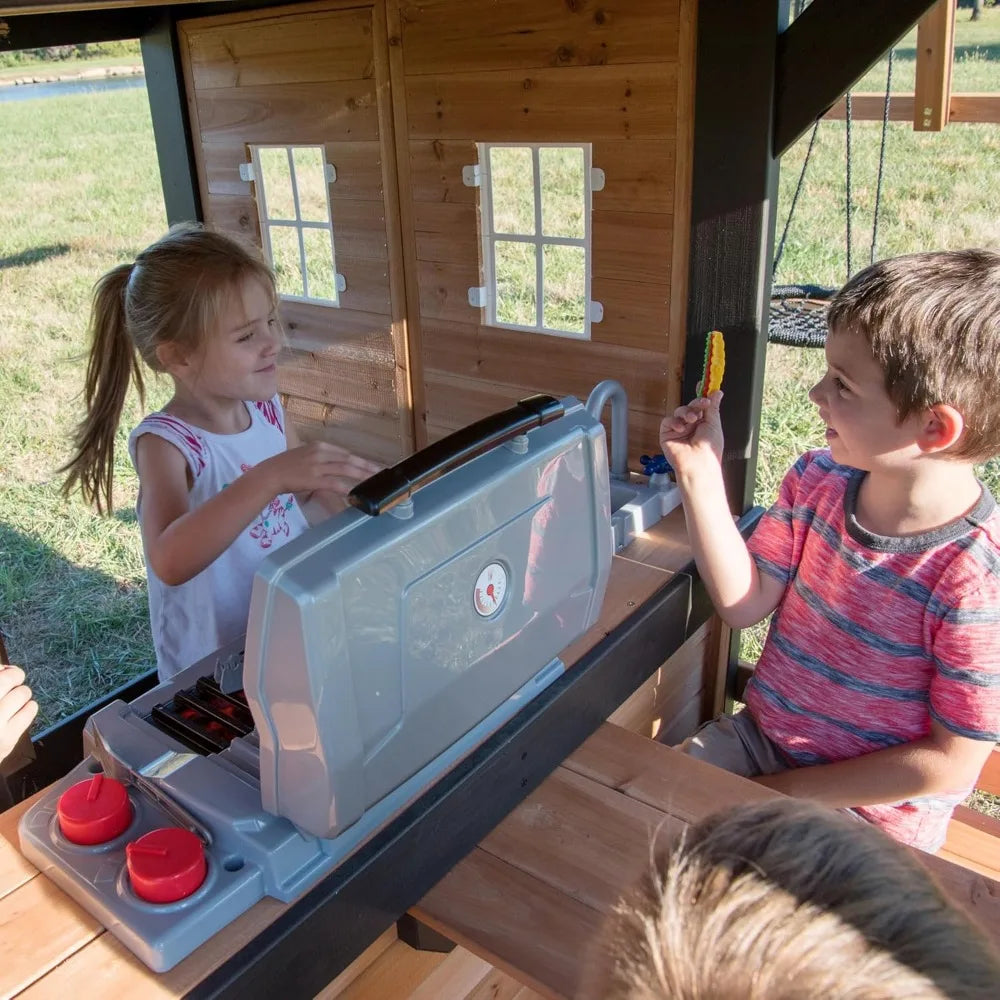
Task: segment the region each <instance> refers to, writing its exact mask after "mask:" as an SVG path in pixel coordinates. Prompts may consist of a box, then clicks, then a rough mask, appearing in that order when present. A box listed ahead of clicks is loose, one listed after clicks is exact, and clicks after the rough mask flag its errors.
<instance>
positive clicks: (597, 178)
mask: <svg viewBox="0 0 1000 1000" xmlns="http://www.w3.org/2000/svg"><path fill="white" fill-rule="evenodd" d="M590 190H591V191H603V190H604V171H603V170H601V168H600V167H591V168H590Z"/></svg>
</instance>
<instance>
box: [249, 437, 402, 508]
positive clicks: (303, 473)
mask: <svg viewBox="0 0 1000 1000" xmlns="http://www.w3.org/2000/svg"><path fill="white" fill-rule="evenodd" d="M257 470H260V474H261V475H267V476H268V477H269V481H270V483H271V485H272V487H273V489H274V495H277V494H278V493H303V494H312V493H319V492H321V493H323V494H326V495H330V494H332V495H339V496H342V497H346V496H347V494H348V493H350V492H351V490H352V489H354V487H355V486H357V485H358V483H360V482H362V481H363V480H365V479H367V478H368V477H369V476H373V475H375V473H376V472H381V471H382V466H381V465H378V464H377V463H376V462H372V461H370V460H369V459H367V458H362V457H361V456H360V455H355V454H353V453H352V452H349V451H348V450H347V449H346V448H341V447H340V445H336V444H330V443H329V442H327V441H312V442H310V443H309V444H303V445H299V446H298V447H296V448H290V449H289V450H288V451H284V452H282V453H281V454H280V455H275V456H274V457H273V458H269V459H267V461H266V462H261V463H260V465H258V466H257V467H256V469H255V471H257Z"/></svg>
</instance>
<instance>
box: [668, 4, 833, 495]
mask: <svg viewBox="0 0 1000 1000" xmlns="http://www.w3.org/2000/svg"><path fill="white" fill-rule="evenodd" d="M817 2H818V3H819V2H821V0H817ZM779 5H780V4H779V0H754V2H747V3H740V4H734V3H732V2H730V0H701V2H700V3H699V4H698V38H697V56H696V61H695V65H696V67H697V77H696V82H695V113H694V152H693V164H692V171H691V175H692V190H691V242H690V264H689V269H690V271H689V279H688V288H689V291H688V315H687V341H686V351H685V365H684V379H683V387H682V399H684V400H688V399H690V398H691V397H692V396H693V395H694V390H695V384H696V383H697V381H698V380H699V379H700V378H701V366H702V360H703V358H704V353H705V335H706V334H707V333H708V332H709V331H710V330H721V331H722V332H723V333H724V334H725V337H726V355H727V362H728V364H727V370H728V371H729V372H732V373H738V376H737V377H727V378H726V380H725V384H724V389H725V392H726V401H725V403H724V404H723V409H722V421H723V426H724V428H725V432H726V447H727V451H726V461H725V464H724V475H725V478H726V492H727V495H728V497H729V502H730V507H731V509H732V510H733V512H734V513H741V512H742V511H744V510H746V508H747V507H748V506H750V504H751V503H752V499H753V487H754V476H755V470H756V461H757V431H758V427H759V424H760V407H761V398H762V394H763V375H764V352H765V348H766V345H767V317H768V310H769V303H770V293H771V255H772V248H773V235H774V206H775V204H776V202H777V177H778V171H777V164H776V161H775V160H774V159H773V158H772V156H771V148H772V143H771V122H772V107H773V95H774V65H775V62H774V53H775V42H776V39H777V29H778V13H779Z"/></svg>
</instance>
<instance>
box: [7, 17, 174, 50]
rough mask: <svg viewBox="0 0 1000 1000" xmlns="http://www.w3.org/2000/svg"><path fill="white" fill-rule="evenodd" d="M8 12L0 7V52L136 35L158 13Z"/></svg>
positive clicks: (139, 33) (110, 39)
mask: <svg viewBox="0 0 1000 1000" xmlns="http://www.w3.org/2000/svg"><path fill="white" fill-rule="evenodd" d="M8 13H10V11H9V10H6V9H0V52H13V51H16V50H17V49H43V48H47V47H49V46H53V45H83V44H86V43H91V42H116V41H120V40H121V39H125V38H138V37H139V36H140V35H141V34H142V33H143V32H144V31H148V30H149V28H150V27H151V26H152V24H153V23H154V22H155V20H156V18H157V16H158V15H157V12H156V11H155V10H150V9H149V8H146V9H143V10H124V11H101V10H96V11H86V12H79V13H69V14H45V15H42V14H24V15H19V16H17V17H5V16H4V15H5V14H8Z"/></svg>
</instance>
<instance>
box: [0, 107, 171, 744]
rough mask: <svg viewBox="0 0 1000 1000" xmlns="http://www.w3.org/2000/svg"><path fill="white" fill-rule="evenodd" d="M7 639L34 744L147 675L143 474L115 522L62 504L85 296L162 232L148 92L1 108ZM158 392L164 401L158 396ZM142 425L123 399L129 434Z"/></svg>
mask: <svg viewBox="0 0 1000 1000" xmlns="http://www.w3.org/2000/svg"><path fill="white" fill-rule="evenodd" d="M0 135H3V137H4V141H3V142H2V143H0V176H2V177H3V178H4V179H5V181H6V182H7V183H5V197H4V198H3V199H0V393H2V395H3V396H4V398H5V399H6V400H7V401H8V404H7V410H6V413H5V414H4V419H3V421H2V423H0V456H2V457H0V481H2V483H3V486H2V487H0V626H2V627H3V629H4V631H5V633H6V634H7V637H8V643H7V645H8V651H9V653H10V655H11V658H12V659H13V660H14V662H17V663H20V664H22V665H23V666H24V667H25V668H26V670H27V672H28V677H29V682H30V684H31V685H32V687H33V688H34V690H35V692H36V695H37V697H38V700H39V703H40V706H41V712H40V716H39V720H38V722H37V723H36V731H37V730H38V729H40V728H42V727H44V726H46V725H48V724H51V723H53V722H55V721H57V720H58V719H59V718H61V717H63V716H64V715H67V714H69V713H70V712H72V711H75V710H76V709H77V708H79V707H81V706H82V705H85V704H87V703H89V702H90V701H92V700H93V699H94V698H95V697H97V696H98V695H100V694H102V693H104V692H106V691H108V690H110V689H111V688H113V687H115V686H117V685H118V684H120V683H122V682H123V681H124V680H126V679H128V678H129V677H131V676H133V675H135V674H136V673H138V672H141V671H143V670H147V669H148V668H149V667H151V666H153V664H154V658H153V654H152V648H151V645H150V638H149V624H148V613H147V608H146V594H145V573H144V569H143V561H142V552H141V546H140V543H139V536H138V530H137V526H136V524H135V517H134V512H133V505H134V502H135V476H134V473H133V472H132V469H131V467H130V465H129V462H128V457H127V455H126V453H125V435H124V433H123V434H121V435H119V444H120V448H119V455H118V463H117V464H118V468H117V473H118V474H117V481H118V494H117V504H118V508H119V513H118V516H117V517H115V518H112V519H104V518H99V517H97V516H95V515H94V514H92V513H91V512H90V511H89V510H87V509H86V508H85V507H84V505H83V504H82V502H81V501H79V500H78V499H74V500H71V501H69V502H67V501H65V500H64V499H63V498H62V497H61V495H60V492H59V487H60V477H59V476H58V475H57V473H56V471H55V470H56V469H57V468H58V467H59V465H61V464H62V463H63V462H64V461H65V460H66V458H67V451H68V436H69V433H70V431H71V429H72V427H73V425H74V423H75V422H76V420H77V419H78V418H79V416H80V413H81V407H80V400H79V398H78V396H79V393H80V391H81V388H82V375H83V361H82V354H83V352H84V350H85V347H86V345H85V336H84V331H85V326H86V316H87V311H88V308H89V297H90V289H91V286H92V284H93V282H94V281H95V279H96V278H97V277H98V276H99V275H100V274H101V273H102V272H103V271H105V270H106V269H107V268H109V267H111V266H112V265H113V264H115V263H117V262H119V261H121V260H123V259H126V258H128V257H132V256H134V255H135V254H136V253H137V252H138V251H139V250H140V249H142V247H143V246H145V245H146V244H147V243H148V242H150V241H151V240H152V239H155V238H156V236H157V235H159V234H160V232H161V231H162V230H163V229H164V227H165V215H164V209H163V199H162V194H161V190H160V183H159V172H158V168H157V162H156V154H155V150H154V147H153V137H152V127H151V124H150V118H149V105H148V101H147V98H146V94H145V91H144V90H142V89H136V90H131V91H118V92H114V93H108V94H81V95H74V96H72V97H63V98H53V99H44V100H38V101H16V102H11V103H0ZM161 393H162V390H161ZM137 417H138V408H137V406H136V403H135V401H134V400H133V401H130V404H129V408H128V412H127V415H126V421H125V422H126V425H131V423H133V422H134V421H135V420H136V419H137Z"/></svg>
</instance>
